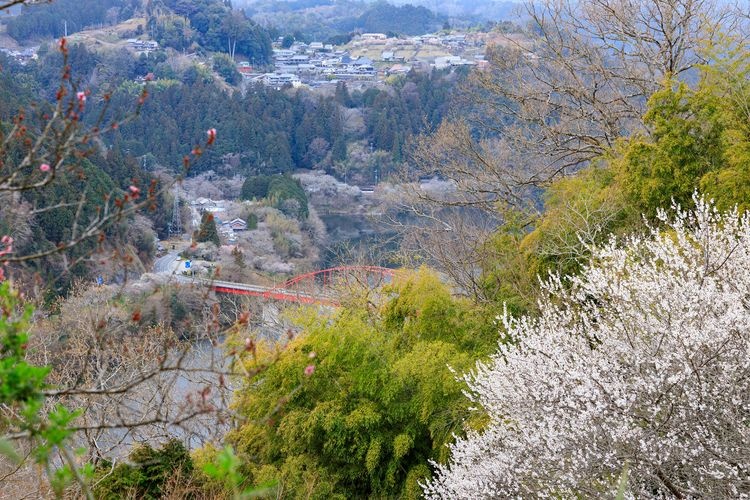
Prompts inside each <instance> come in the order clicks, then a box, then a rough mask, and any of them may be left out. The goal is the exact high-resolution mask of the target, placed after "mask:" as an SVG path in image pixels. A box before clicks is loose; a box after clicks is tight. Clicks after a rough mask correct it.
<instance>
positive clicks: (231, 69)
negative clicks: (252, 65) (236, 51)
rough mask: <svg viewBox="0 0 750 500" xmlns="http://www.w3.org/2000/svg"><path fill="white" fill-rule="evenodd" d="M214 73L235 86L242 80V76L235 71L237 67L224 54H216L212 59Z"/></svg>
mask: <svg viewBox="0 0 750 500" xmlns="http://www.w3.org/2000/svg"><path fill="white" fill-rule="evenodd" d="M213 67H214V71H216V72H217V73H218V74H219V76H221V77H222V78H223V79H224V80H225V81H226V82H227V83H228V84H230V85H237V84H238V83H240V81H241V80H242V75H240V72H239V71H237V65H236V64H235V63H234V61H233V60H232V58H230V57H229V56H228V55H226V54H217V55H215V56H214V59H213Z"/></svg>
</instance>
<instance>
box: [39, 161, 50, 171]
mask: <svg viewBox="0 0 750 500" xmlns="http://www.w3.org/2000/svg"><path fill="white" fill-rule="evenodd" d="M39 170H41V171H42V172H49V171H50V170H52V167H50V166H49V165H48V164H46V163H42V164H41V165H39Z"/></svg>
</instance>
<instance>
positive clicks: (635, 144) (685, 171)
mask: <svg viewBox="0 0 750 500" xmlns="http://www.w3.org/2000/svg"><path fill="white" fill-rule="evenodd" d="M696 97H697V96H696V95H695V93H694V91H692V90H690V89H689V88H688V87H687V85H685V84H684V83H679V84H676V83H674V82H672V81H668V82H667V83H666V84H665V87H664V88H663V89H662V90H660V91H659V92H657V93H655V94H654V95H653V96H652V97H651V99H649V107H648V112H647V113H646V115H645V116H644V124H645V125H646V126H647V127H648V128H649V129H650V131H651V134H650V137H649V138H648V139H646V138H644V137H641V136H636V137H633V138H631V139H629V140H628V141H627V142H626V143H625V144H624V146H622V147H621V149H620V150H619V151H616V154H617V155H618V158H617V159H616V160H615V161H614V162H613V167H614V169H615V170H616V171H617V173H618V176H619V179H618V180H619V187H620V188H621V189H622V191H623V193H624V194H625V196H626V197H627V199H628V201H629V202H630V203H631V206H632V208H633V209H634V210H636V211H637V212H640V213H643V214H645V215H646V216H647V217H653V216H654V215H655V214H656V210H657V209H658V208H662V207H665V206H669V205H670V203H671V200H672V199H674V200H675V201H676V202H678V203H681V204H682V205H683V206H684V205H686V204H689V202H690V198H691V196H692V194H693V192H694V191H695V190H696V189H697V188H698V187H699V184H700V179H701V178H702V177H703V176H704V175H705V174H706V173H708V172H712V171H716V170H718V169H720V168H721V167H722V165H723V154H722V149H723V148H722V141H721V128H720V127H719V126H717V125H718V124H717V123H716V120H714V119H712V115H713V112H714V110H713V109H712V106H711V105H710V104H709V105H708V106H706V105H704V104H707V103H701V102H700V100H699V99H696Z"/></svg>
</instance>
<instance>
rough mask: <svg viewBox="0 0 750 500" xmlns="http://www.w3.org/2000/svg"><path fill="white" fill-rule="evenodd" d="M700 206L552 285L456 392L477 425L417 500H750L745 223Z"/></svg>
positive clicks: (748, 220)
mask: <svg viewBox="0 0 750 500" xmlns="http://www.w3.org/2000/svg"><path fill="white" fill-rule="evenodd" d="M695 202H696V206H697V208H696V209H695V210H693V211H683V210H680V208H679V207H675V215H674V216H668V215H667V214H666V213H665V212H661V213H660V214H659V219H660V220H661V222H662V223H664V226H662V227H660V228H658V229H657V228H655V227H649V228H648V230H647V231H646V232H645V236H633V237H631V238H629V239H627V240H625V241H624V242H622V244H618V242H616V241H614V240H612V241H611V242H610V243H609V244H607V245H606V246H604V247H602V248H598V249H593V254H592V258H591V260H590V262H589V264H588V266H587V267H586V268H585V269H584V271H583V273H582V274H581V275H580V276H579V277H570V278H560V277H552V278H550V279H549V280H548V282H547V283H546V285H545V290H546V292H548V295H547V296H546V298H544V299H542V300H541V301H540V310H541V312H540V315H539V317H536V318H532V317H522V318H512V317H509V315H508V314H505V316H504V317H503V318H501V319H502V323H503V324H504V327H505V328H504V331H505V335H507V336H508V337H509V340H511V342H508V343H501V344H500V346H499V348H498V351H497V352H496V353H495V354H494V355H493V356H492V357H491V359H489V360H488V361H487V362H483V363H482V362H480V363H478V364H477V366H476V369H475V370H474V371H473V372H472V373H470V374H467V375H465V376H464V377H463V378H464V379H465V381H466V382H467V383H468V385H469V387H470V392H471V395H472V397H473V399H474V401H475V402H476V403H477V404H478V405H480V406H481V407H482V408H483V409H484V410H485V411H486V412H487V414H488V416H489V424H488V425H487V426H486V428H484V429H482V430H481V431H472V430H470V431H469V432H468V435H467V436H466V437H465V438H459V439H457V441H456V442H455V443H454V444H453V445H451V461H450V463H449V464H447V465H441V464H435V467H436V474H435V476H434V478H433V479H432V481H431V482H429V483H427V484H425V485H423V488H424V493H425V495H426V496H427V497H428V498H482V497H485V498H486V497H496V498H497V497H501V498H507V497H531V496H539V497H556V498H560V497H566V498H567V497H575V498H581V497H585V498H591V497H606V496H611V495H614V493H615V491H616V490H617V489H618V483H622V482H621V481H619V479H618V478H620V477H621V476H625V475H623V474H622V471H623V470H624V469H625V468H626V467H627V468H629V475H628V476H629V479H628V482H627V485H626V488H625V490H624V491H625V495H626V496H628V497H634V498H654V497H656V498H661V497H676V498H691V497H694V498H739V497H743V496H748V495H750V427H749V426H748V418H750V215H748V214H747V213H745V214H743V215H740V214H738V212H737V211H734V212H730V213H719V212H718V211H717V210H716V208H715V207H713V206H712V204H711V203H709V202H706V201H704V200H701V199H696V200H695Z"/></svg>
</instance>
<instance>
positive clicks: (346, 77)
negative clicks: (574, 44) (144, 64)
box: [237, 31, 522, 87]
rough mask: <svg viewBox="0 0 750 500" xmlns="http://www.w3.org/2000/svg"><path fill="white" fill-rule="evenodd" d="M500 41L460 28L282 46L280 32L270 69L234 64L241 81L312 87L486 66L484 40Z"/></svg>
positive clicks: (490, 36) (245, 63)
mask: <svg viewBox="0 0 750 500" xmlns="http://www.w3.org/2000/svg"><path fill="white" fill-rule="evenodd" d="M503 42H507V39H506V38H503V39H499V38H498V37H496V36H493V35H492V34H488V33H476V32H473V33H467V32H461V31H447V32H441V33H435V34H428V35H420V36H413V37H394V36H391V37H389V36H387V35H386V34H384V33H362V34H359V35H356V36H355V37H354V38H353V39H352V41H351V42H349V43H348V44H346V45H343V46H338V47H335V46H333V45H330V44H323V43H322V42H311V43H309V44H307V43H303V42H294V43H293V44H292V45H291V46H290V47H288V48H282V38H281V37H280V38H279V39H278V40H277V41H276V42H275V43H274V50H273V62H274V71H273V72H268V73H259V72H256V71H254V69H253V68H252V67H251V65H250V64H249V63H247V62H240V63H239V64H238V66H237V69H238V71H239V72H240V73H241V74H242V76H243V78H244V79H245V81H248V82H261V83H264V84H266V85H270V86H274V87H279V86H282V85H287V84H291V85H292V86H299V85H302V84H305V85H309V86H311V87H317V86H321V85H326V84H331V83H334V84H335V83H337V82H339V81H360V82H382V81H384V80H385V79H386V78H388V77H389V76H394V75H403V74H406V73H408V72H409V71H411V70H412V69H415V70H418V71H427V70H430V69H446V68H455V67H460V66H476V67H479V68H484V67H487V65H488V62H487V61H486V60H485V51H486V48H487V45H488V43H503ZM518 43H522V39H519V40H518Z"/></svg>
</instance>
